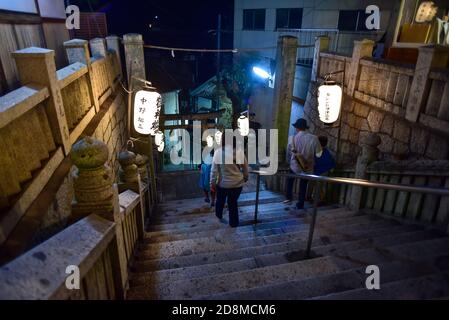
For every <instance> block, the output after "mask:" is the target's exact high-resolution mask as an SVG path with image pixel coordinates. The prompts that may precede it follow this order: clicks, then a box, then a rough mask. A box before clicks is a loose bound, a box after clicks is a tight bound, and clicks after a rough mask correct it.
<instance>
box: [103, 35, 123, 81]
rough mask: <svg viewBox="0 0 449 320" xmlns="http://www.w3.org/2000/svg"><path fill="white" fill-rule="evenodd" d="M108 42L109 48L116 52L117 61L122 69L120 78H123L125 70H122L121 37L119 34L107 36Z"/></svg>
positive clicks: (120, 69)
mask: <svg viewBox="0 0 449 320" xmlns="http://www.w3.org/2000/svg"><path fill="white" fill-rule="evenodd" d="M106 44H107V47H108V50H110V51H113V52H114V54H115V55H116V57H117V63H118V66H119V71H120V79H122V78H123V70H122V58H121V54H120V38H119V37H117V36H114V35H112V36H108V37H106Z"/></svg>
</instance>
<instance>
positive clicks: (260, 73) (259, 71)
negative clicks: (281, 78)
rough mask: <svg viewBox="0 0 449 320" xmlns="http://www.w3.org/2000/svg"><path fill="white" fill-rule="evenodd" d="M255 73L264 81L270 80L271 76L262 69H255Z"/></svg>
mask: <svg viewBox="0 0 449 320" xmlns="http://www.w3.org/2000/svg"><path fill="white" fill-rule="evenodd" d="M253 72H254V73H255V74H257V75H258V76H259V77H261V78H263V79H268V78H269V77H270V74H269V73H268V72H267V71H265V70H264V69H262V68H259V67H253Z"/></svg>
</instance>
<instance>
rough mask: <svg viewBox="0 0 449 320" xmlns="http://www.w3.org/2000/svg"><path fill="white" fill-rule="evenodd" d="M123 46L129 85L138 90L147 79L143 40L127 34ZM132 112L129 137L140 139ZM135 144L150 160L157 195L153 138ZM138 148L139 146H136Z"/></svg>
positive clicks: (153, 187) (150, 173)
mask: <svg viewBox="0 0 449 320" xmlns="http://www.w3.org/2000/svg"><path fill="white" fill-rule="evenodd" d="M123 45H124V47H125V62H126V74H127V77H128V80H129V85H131V88H132V89H134V90H136V89H138V88H140V87H142V85H143V83H142V82H141V81H140V80H139V79H141V80H145V79H146V68H145V56H144V51H143V45H144V42H143V38H142V35H140V34H135V33H131V34H125V35H124V36H123ZM131 100H132V95H131V94H129V95H128V105H129V106H131V105H132V101H131ZM132 116H133V115H132V110H131V109H130V108H129V109H128V130H129V131H128V133H129V137H130V138H131V137H134V138H138V137H139V134H137V133H136V132H135V130H134V129H133V126H132V123H131V120H132ZM134 142H135V143H136V144H137V143H138V142H139V145H141V146H142V148H140V149H138V150H139V153H142V154H145V155H146V156H147V157H148V159H149V168H150V172H149V176H150V181H151V183H150V184H151V192H152V193H153V194H155V190H156V180H155V166H154V157H153V138H152V137H151V136H149V137H145V139H136V140H134ZM136 146H137V145H136ZM142 150H144V151H142Z"/></svg>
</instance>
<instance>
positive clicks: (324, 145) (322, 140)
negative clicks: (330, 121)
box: [318, 136, 327, 148]
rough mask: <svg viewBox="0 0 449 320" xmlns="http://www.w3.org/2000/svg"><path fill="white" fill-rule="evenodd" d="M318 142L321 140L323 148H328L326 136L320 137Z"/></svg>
mask: <svg viewBox="0 0 449 320" xmlns="http://www.w3.org/2000/svg"><path fill="white" fill-rule="evenodd" d="M318 140H320V144H321V146H322V147H323V148H324V147H326V146H327V137H326V136H319V137H318Z"/></svg>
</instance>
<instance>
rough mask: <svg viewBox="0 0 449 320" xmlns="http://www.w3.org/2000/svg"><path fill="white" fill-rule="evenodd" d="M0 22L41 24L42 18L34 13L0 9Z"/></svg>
mask: <svg viewBox="0 0 449 320" xmlns="http://www.w3.org/2000/svg"><path fill="white" fill-rule="evenodd" d="M0 23H6V24H41V23H42V18H41V17H40V16H39V15H37V14H34V13H18V12H12V11H6V10H0Z"/></svg>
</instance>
